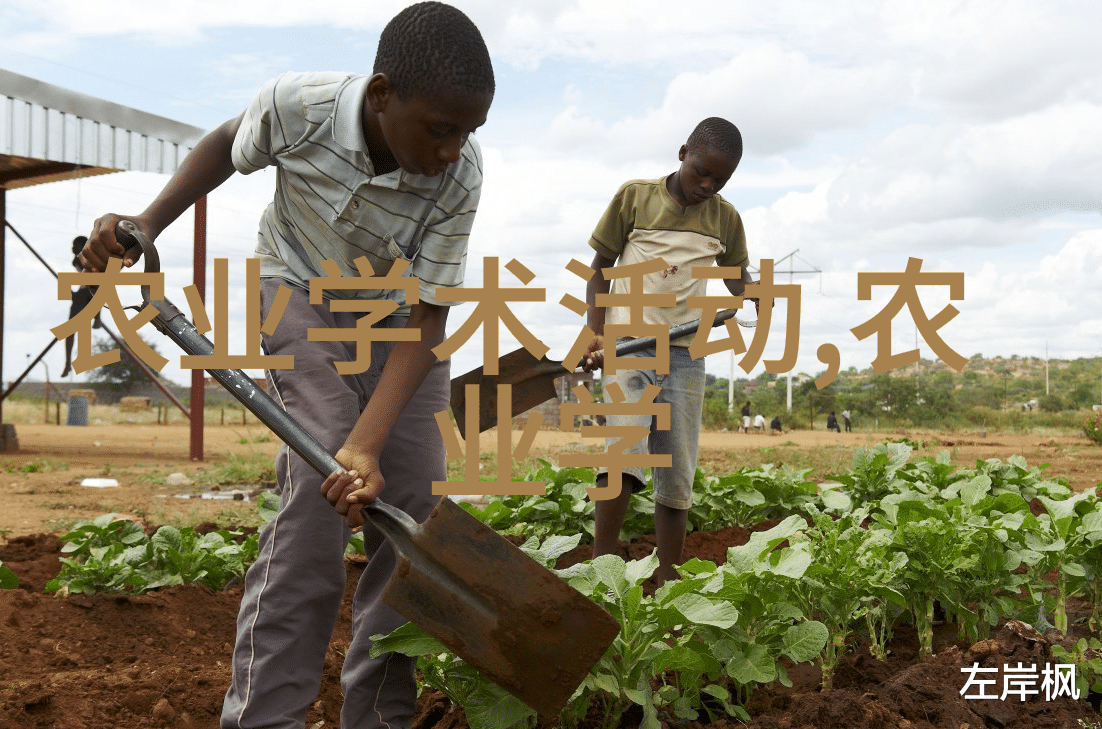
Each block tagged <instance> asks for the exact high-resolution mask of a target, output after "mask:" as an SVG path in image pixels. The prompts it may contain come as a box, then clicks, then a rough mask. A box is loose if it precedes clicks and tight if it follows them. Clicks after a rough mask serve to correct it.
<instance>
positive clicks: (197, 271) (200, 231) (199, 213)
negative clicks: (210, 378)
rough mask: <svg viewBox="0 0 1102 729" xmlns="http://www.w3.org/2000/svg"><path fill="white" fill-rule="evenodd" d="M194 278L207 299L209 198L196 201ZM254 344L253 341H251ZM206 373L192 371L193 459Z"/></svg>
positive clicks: (199, 454) (199, 443)
mask: <svg viewBox="0 0 1102 729" xmlns="http://www.w3.org/2000/svg"><path fill="white" fill-rule="evenodd" d="M192 279H193V280H194V282H195V288H196V289H197V290H198V292H199V297H200V298H201V299H204V300H205V299H206V289H207V198H206V196H203V197H201V198H199V199H198V200H197V201H196V202H195V251H194V253H193V260H192ZM249 344H250V345H252V342H250V343H249ZM206 395H207V391H206V373H205V372H204V371H203V370H201V369H195V370H192V371H191V460H193V461H201V460H203V421H204V416H203V405H204V404H205V400H206Z"/></svg>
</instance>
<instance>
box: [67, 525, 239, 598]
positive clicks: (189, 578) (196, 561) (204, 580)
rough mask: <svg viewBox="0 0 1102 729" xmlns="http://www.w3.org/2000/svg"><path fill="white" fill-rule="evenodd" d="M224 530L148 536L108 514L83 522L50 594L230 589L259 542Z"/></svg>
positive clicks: (71, 537) (167, 530) (168, 529)
mask: <svg viewBox="0 0 1102 729" xmlns="http://www.w3.org/2000/svg"><path fill="white" fill-rule="evenodd" d="M241 537H242V534H241V533H240V532H231V531H226V530H219V531H215V532H210V533H207V534H199V533H197V532H196V531H195V529H194V528H192V527H186V528H183V529H178V528H176V527H172V526H163V527H161V528H160V529H158V530H157V532H156V533H155V534H154V535H153V536H152V537H148V536H147V535H146V533H145V531H144V530H143V529H142V528H141V526H139V525H138V524H136V523H134V522H132V521H128V520H123V519H115V518H114V515H113V514H105V515H103V516H100V517H98V518H96V519H95V520H93V521H91V522H81V523H79V524H78V525H77V526H76V527H74V528H73V530H72V531H70V532H69V533H68V534H66V535H64V536H63V537H61V538H62V539H63V540H66V543H65V544H64V545H63V546H62V548H61V551H62V554H64V555H67V556H64V557H61V559H60V561H61V571H60V573H59V574H58V576H57V577H55V578H54V579H53V580H51V581H50V582H49V584H47V585H46V591H47V592H50V593H59V594H62V595H65V594H93V593H113V592H138V593H140V592H147V591H149V590H155V589H157V588H160V587H165V586H168V585H183V584H202V585H205V586H207V587H210V588H211V589H215V590H220V589H223V588H225V587H226V586H227V585H228V584H229V583H230V582H231V581H233V580H236V579H239V578H240V577H242V576H243V575H244V573H245V570H246V569H247V567H248V565H249V564H250V563H251V562H252V561H253V560H254V559H255V558H256V553H257V538H256V535H255V534H254V535H251V536H249V537H247V538H243V539H242V538H241Z"/></svg>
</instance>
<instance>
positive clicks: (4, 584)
mask: <svg viewBox="0 0 1102 729" xmlns="http://www.w3.org/2000/svg"><path fill="white" fill-rule="evenodd" d="M17 587H19V575H17V574H15V573H14V572H12V571H11V569H9V568H7V567H5V566H4V563H3V562H0V590H14V589H15V588H17Z"/></svg>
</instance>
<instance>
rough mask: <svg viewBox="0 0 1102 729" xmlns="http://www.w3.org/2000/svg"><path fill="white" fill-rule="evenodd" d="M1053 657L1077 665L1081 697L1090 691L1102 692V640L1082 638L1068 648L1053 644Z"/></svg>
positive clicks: (1078, 688)
mask: <svg viewBox="0 0 1102 729" xmlns="http://www.w3.org/2000/svg"><path fill="white" fill-rule="evenodd" d="M1050 650H1051V651H1052V657H1053V658H1056V659H1063V660H1064V662H1066V663H1070V664H1072V665H1074V666H1075V684H1076V689H1077V690H1078V691H1079V696H1080V698H1084V699H1085V698H1086V697H1087V694H1089V693H1092V692H1093V693H1096V694H1102V641H1100V640H1099V639H1098V638H1094V637H1091V638H1080V639H1079V640H1077V641H1075V644H1074V645H1073V646H1072V647H1071V650H1068V649H1067V648H1065V647H1064V646H1062V645H1060V644H1058V643H1057V644H1056V645H1054V646H1052V648H1051V649H1050Z"/></svg>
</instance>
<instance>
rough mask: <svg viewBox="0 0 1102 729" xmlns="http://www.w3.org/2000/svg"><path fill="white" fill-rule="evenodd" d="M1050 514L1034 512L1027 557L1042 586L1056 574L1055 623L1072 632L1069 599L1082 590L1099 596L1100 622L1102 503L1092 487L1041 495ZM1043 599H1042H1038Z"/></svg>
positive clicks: (1095, 608)
mask: <svg viewBox="0 0 1102 729" xmlns="http://www.w3.org/2000/svg"><path fill="white" fill-rule="evenodd" d="M1039 499H1040V501H1041V503H1042V504H1043V505H1044V507H1045V513H1043V514H1040V515H1038V516H1033V515H1032V514H1031V515H1029V516H1028V517H1027V518H1026V520H1025V523H1024V528H1025V538H1026V547H1027V550H1028V552H1027V555H1026V561H1027V563H1028V564H1029V565H1030V567H1031V568H1032V569H1033V571H1034V573H1035V575H1036V577H1037V580H1036V583H1035V584H1037V585H1038V587H1037V588H1036V589H1035V590H1034V593H1035V594H1036V592H1037V590H1039V589H1041V588H1042V587H1043V583H1042V582H1041V578H1042V577H1043V576H1044V575H1047V574H1049V573H1055V575H1056V595H1055V606H1054V608H1053V619H1052V624H1053V626H1054V627H1055V628H1056V629H1057V630H1059V631H1060V632H1061V633H1065V634H1066V633H1067V632H1068V616H1067V601H1068V598H1069V597H1070V596H1071V595H1072V594H1074V593H1075V592H1077V591H1086V592H1091V593H1093V594H1092V597H1093V598H1094V600H1092V602H1094V603H1095V604H1094V606H1093V610H1092V620H1094V621H1095V622H1097V621H1098V613H1099V608H1098V606H1097V597H1098V591H1099V587H1100V585H1102V574H1100V573H1102V568H1100V567H1099V565H1098V564H1097V562H1096V561H1095V562H1092V559H1093V560H1097V558H1098V555H1099V554H1100V553H1102V549H1100V548H1098V547H1099V544H1100V542H1102V511H1100V509H1102V507H1100V505H1099V503H1098V499H1097V497H1095V496H1094V494H1092V493H1090V492H1083V493H1079V494H1075V495H1074V496H1072V497H1070V498H1067V499H1064V500H1055V499H1050V498H1048V497H1046V496H1040V497H1039ZM1038 599H1039V598H1038Z"/></svg>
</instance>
